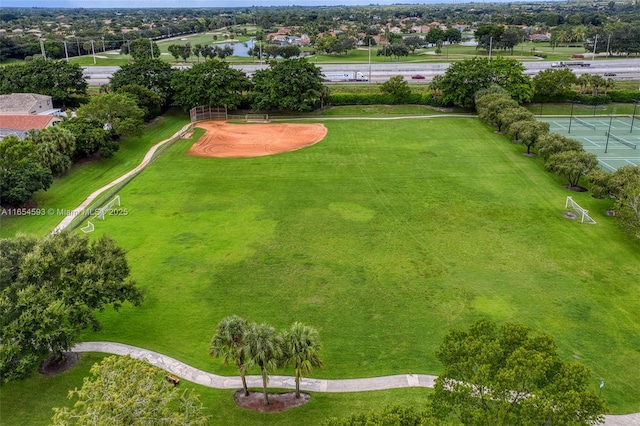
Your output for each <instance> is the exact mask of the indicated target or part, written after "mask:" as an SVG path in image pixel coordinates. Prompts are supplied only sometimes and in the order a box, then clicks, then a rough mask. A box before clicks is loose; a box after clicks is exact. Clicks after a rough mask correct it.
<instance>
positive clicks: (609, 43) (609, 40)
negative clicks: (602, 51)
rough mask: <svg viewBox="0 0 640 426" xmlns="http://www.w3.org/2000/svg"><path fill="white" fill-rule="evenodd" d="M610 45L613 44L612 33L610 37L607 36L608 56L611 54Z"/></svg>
mask: <svg viewBox="0 0 640 426" xmlns="http://www.w3.org/2000/svg"><path fill="white" fill-rule="evenodd" d="M610 45H611V34H609V37H608V38H607V56H611V54H610V53H609V46H610Z"/></svg>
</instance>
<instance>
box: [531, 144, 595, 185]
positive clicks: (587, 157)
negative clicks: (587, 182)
mask: <svg viewBox="0 0 640 426" xmlns="http://www.w3.org/2000/svg"><path fill="white" fill-rule="evenodd" d="M597 165H598V157H596V155H595V154H591V153H589V152H585V151H582V150H581V151H562V152H558V153H557V154H553V155H551V156H549V158H547V161H546V163H545V164H544V167H545V169H547V170H548V171H550V172H553V173H556V174H557V175H559V176H560V177H563V178H565V179H566V180H567V182H568V184H569V187H571V188H576V187H578V185H579V183H580V178H581V177H582V176H584V175H586V174H588V173H589V172H590V171H591V170H592V169H594V168H595V167H596V166H597Z"/></svg>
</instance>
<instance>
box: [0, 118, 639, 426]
mask: <svg viewBox="0 0 640 426" xmlns="http://www.w3.org/2000/svg"><path fill="white" fill-rule="evenodd" d="M326 126H327V127H328V129H329V132H328V135H327V137H326V139H325V140H323V141H322V142H320V143H318V144H316V145H314V146H312V147H309V148H306V149H303V150H299V151H295V152H292V153H288V154H281V155H276V156H271V157H259V158H248V159H207V158H193V157H188V156H185V155H184V152H185V151H186V150H187V149H188V147H189V145H190V144H191V143H192V142H191V141H183V142H178V143H177V144H176V145H174V147H172V148H171V149H170V150H168V151H167V152H166V153H165V154H164V156H163V157H161V158H160V159H158V160H157V161H156V162H155V163H154V164H152V165H151V167H150V168H149V169H147V170H146V171H144V172H143V173H142V174H141V175H140V176H138V177H137V178H136V179H135V180H134V181H133V182H132V183H130V184H129V185H128V186H126V187H125V188H124V189H123V190H122V191H121V192H120V195H121V197H122V201H123V203H122V207H126V208H127V209H128V211H129V215H128V216H126V217H109V218H107V220H106V221H105V222H101V223H100V224H98V226H97V229H96V232H95V233H94V235H93V236H94V237H98V236H99V235H101V234H102V233H107V234H109V235H111V236H113V237H114V238H115V239H116V241H118V243H119V244H120V245H122V246H123V247H125V248H126V249H127V250H128V258H129V262H130V265H131V269H132V274H133V277H134V278H135V279H136V280H137V281H138V282H139V284H140V285H141V286H142V287H143V288H145V291H146V294H147V297H146V300H145V302H144V303H143V305H142V306H141V307H140V308H131V307H129V306H125V307H124V308H123V309H122V310H121V311H120V312H119V313H113V312H105V313H103V314H101V321H102V323H103V326H104V328H103V330H102V331H100V332H98V333H89V332H87V333H85V335H84V336H83V339H84V340H114V341H120V342H123V343H130V344H134V345H139V346H143V347H145V348H148V349H152V350H155V351H158V352H162V353H166V354H168V355H170V356H173V357H176V358H178V359H180V360H181V361H184V362H186V363H188V364H191V365H194V366H196V367H199V368H203V369H207V370H209V371H215V372H218V373H221V374H227V375H232V374H235V371H234V370H233V369H231V368H223V367H222V366H221V365H220V363H219V362H217V361H214V360H211V359H209V358H208V357H207V348H208V344H209V341H210V338H211V335H212V333H213V329H214V326H215V324H216V323H217V322H218V321H219V320H220V319H222V318H223V317H224V316H227V315H230V314H239V315H245V316H247V317H249V318H250V319H251V320H255V321H258V322H262V321H264V322H268V323H270V324H272V325H274V326H276V327H277V328H283V327H287V326H289V325H290V324H291V323H292V322H294V321H302V322H304V323H306V324H309V325H313V326H315V327H317V328H318V329H319V330H320V336H321V338H322V341H323V343H324V350H323V359H324V361H325V364H326V367H325V368H324V369H323V370H320V371H316V372H314V375H315V376H316V377H325V378H345V377H369V376H377V375H383V374H398V373H430V374H438V372H439V371H440V365H439V364H438V362H437V360H436V359H435V355H434V353H435V351H436V349H437V347H438V346H439V344H440V343H441V340H442V337H443V335H444V334H445V333H446V332H447V330H448V329H449V328H451V327H466V326H467V325H468V324H470V323H471V322H472V321H474V320H475V319H477V318H479V317H487V318H491V319H494V320H497V321H517V322H522V323H525V324H528V325H530V326H531V327H533V328H534V329H536V330H540V331H545V332H547V333H549V334H551V335H552V336H553V337H554V338H555V339H556V343H557V344H558V347H559V351H560V353H561V355H562V357H563V358H564V359H565V360H577V361H579V362H581V363H584V364H585V365H587V366H588V367H590V368H591V369H592V370H593V372H594V375H593V380H592V383H593V388H594V389H596V388H597V384H598V383H599V381H600V379H604V380H605V381H606V387H605V389H604V391H603V394H602V395H603V397H605V398H606V399H607V401H608V404H609V407H610V409H611V411H612V412H616V413H622V412H631V411H640V404H639V403H638V401H639V400H640V392H639V391H638V389H640V377H637V375H630V374H629V368H630V366H634V365H639V364H640V355H639V352H638V348H639V347H640V325H639V324H640V309H639V308H640V305H639V302H638V300H640V289H639V288H638V286H637V284H636V283H638V282H640V270H639V269H638V268H637V265H638V264H639V262H640V246H639V244H638V242H637V241H632V240H630V239H629V238H628V237H626V236H625V235H624V234H623V233H622V231H620V230H619V229H618V228H617V226H616V225H615V222H614V220H613V219H612V218H609V217H608V216H606V215H605V214H604V211H605V210H606V208H608V207H609V204H608V203H607V202H606V201H600V200H596V199H594V198H592V197H591V196H590V194H588V193H582V194H578V193H570V192H568V191H566V190H565V189H563V187H562V182H561V181H560V180H559V179H558V178H556V177H555V176H553V175H551V174H548V173H546V172H544V171H543V170H542V165H541V164H542V163H541V161H540V160H539V159H532V158H529V157H525V156H522V155H521V152H522V151H524V150H523V148H522V147H520V146H518V145H515V144H512V143H509V142H508V141H507V140H506V138H505V137H504V136H502V135H497V134H495V133H493V132H492V131H490V130H489V129H488V128H487V127H486V126H485V125H483V124H482V123H481V122H480V121H479V120H477V119H473V118H455V119H454V118H434V119H424V120H394V121H354V120H340V121H328V122H326ZM567 195H573V197H574V199H575V200H576V201H577V202H579V203H580V204H581V205H582V206H583V207H585V208H587V209H589V211H590V212H591V213H592V214H593V217H594V218H595V219H596V221H598V225H595V226H589V225H581V224H579V223H576V222H575V221H570V220H567V219H564V218H563V217H562V215H563V213H564V209H563V207H564V199H565V197H566V196H567ZM282 373H285V374H286V373H289V372H288V371H283V372H282ZM24 391H25V390H24V389H22V387H21V385H19V384H18V385H15V387H13V388H11V387H8V388H6V390H5V389H3V400H4V398H5V396H4V395H5V392H7V395H9V397H11V398H19V397H17V396H15V394H17V393H22V392H24ZM405 392H407V393H410V391H409V390H407V391H405ZM24 395H29V394H24ZM24 395H23V398H24ZM206 395H207V396H206V398H210V399H207V401H211V403H210V404H208V405H210V406H214V405H215V406H216V407H222V408H220V409H226V410H230V409H231V410H232V411H233V410H235V409H234V408H230V406H231V405H232V403H231V400H230V393H225V392H221V391H207V392H206ZM404 395H405V394H404V393H402V392H399V393H396V394H393V395H392V396H390V398H392V399H393V398H398V399H401V398H403V397H404ZM411 395H413V396H409V398H412V397H415V394H411ZM370 396H371V394H370V393H365V394H360V395H331V396H328V395H325V396H317V405H314V406H313V407H311V406H310V408H309V410H311V409H312V408H313V410H314V411H313V419H317V420H318V421H319V420H321V419H322V418H324V417H326V416H328V415H333V414H334V413H335V412H336V411H335V410H336V409H337V408H336V407H344V406H345V405H347V406H351V405H352V404H356V405H358V406H361V407H364V406H365V405H366V404H368V403H371V405H369V406H376V405H377V404H376V403H375V402H374V401H372V399H375V398H371V399H370ZM38 397H41V396H38ZM25 401H26V400H25ZM25 403H26V402H25ZM3 405H6V404H4V401H3ZM347 408H348V407H347ZM216 409H218V408H216ZM304 410H307V409H304ZM304 410H301V411H300V413H306V414H309V412H308V411H304ZM236 411H237V410H236ZM294 411H295V410H294ZM2 414H3V420H4V418H5V413H4V412H3V413H2ZM306 414H305V416H306ZM236 415H237V416H239V417H237V418H238V419H242V420H245V421H248V422H249V423H254V424H259V423H260V422H261V421H264V422H267V421H269V419H266V418H263V417H262V416H258V415H254V414H253V413H246V412H239V413H237V414H236ZM286 416H288V415H286ZM286 416H283V417H282V418H283V419H284V417H286ZM291 416H292V418H293V419H294V420H292V421H291V424H293V423H295V421H298V424H299V422H300V421H301V418H302V417H299V416H301V414H300V415H299V414H291ZM220 418H224V417H220ZM310 418H311V417H304V421H305V423H306V422H308V421H309V419H310ZM278 419H279V420H278V422H279V423H280V418H278ZM10 421H11V420H10ZM312 421H313V420H312ZM288 422H289V421H288V420H283V421H282V423H283V424H286V423H288ZM8 424H18V423H8Z"/></svg>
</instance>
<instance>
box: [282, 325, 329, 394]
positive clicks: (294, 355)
mask: <svg viewBox="0 0 640 426" xmlns="http://www.w3.org/2000/svg"><path fill="white" fill-rule="evenodd" d="M320 347H321V346H320V343H319V341H318V330H316V329H315V328H313V327H309V326H306V325H304V324H302V323H300V322H296V323H294V324H293V325H292V326H291V329H290V330H289V331H288V332H286V333H285V335H284V349H285V354H284V359H285V363H286V364H293V366H294V369H295V370H294V371H295V376H296V398H300V379H301V378H302V375H303V374H305V375H306V374H308V373H310V372H311V369H312V368H313V367H322V361H321V360H320V358H318V352H319V351H320Z"/></svg>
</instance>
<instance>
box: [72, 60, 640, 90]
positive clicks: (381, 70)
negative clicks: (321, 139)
mask: <svg viewBox="0 0 640 426" xmlns="http://www.w3.org/2000/svg"><path fill="white" fill-rule="evenodd" d="M569 62H570V61H569ZM580 62H584V63H589V64H591V65H590V66H589V67H572V68H571V69H572V70H573V71H574V73H575V74H576V75H581V74H597V75H601V76H604V74H605V73H614V74H615V76H611V78H613V79H614V80H640V59H611V60H606V61H604V60H598V61H590V60H589V59H582V60H580ZM551 64H552V62H549V61H540V62H523V65H524V67H525V69H526V70H525V73H526V74H528V75H535V74H537V73H538V72H540V71H542V70H545V69H548V68H551ZM232 66H233V67H234V68H237V69H240V70H242V71H244V72H246V73H247V74H249V75H251V74H252V73H253V72H254V71H255V70H256V69H261V68H266V66H267V65H260V64H255V65H232ZM319 67H320V68H322V70H323V71H354V72H361V73H362V74H364V75H365V76H366V77H367V78H368V79H369V81H370V82H371V83H381V82H385V81H387V80H388V79H389V78H391V77H393V76H396V75H401V76H403V77H404V78H405V80H408V81H412V82H415V83H427V82H429V81H431V79H433V77H434V76H436V75H439V74H444V72H445V71H446V70H447V68H448V67H449V64H448V63H438V64H424V63H411V62H400V63H398V62H389V63H382V64H381V63H375V64H370V65H369V64H366V63H364V64H322V65H319ZM83 69H84V75H85V76H86V77H87V78H88V82H89V85H91V86H101V85H104V84H107V83H108V82H109V80H110V78H111V76H112V75H113V73H114V72H116V71H117V70H118V69H119V67H117V66H115V67H101V66H89V67H83ZM415 75H420V76H423V77H424V79H412V76H415ZM363 84H366V82H363Z"/></svg>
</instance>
